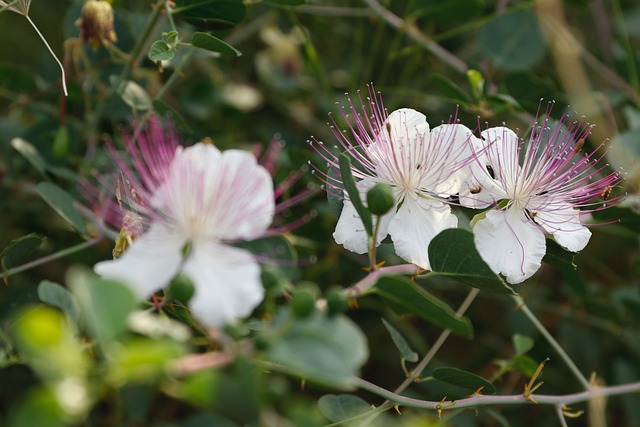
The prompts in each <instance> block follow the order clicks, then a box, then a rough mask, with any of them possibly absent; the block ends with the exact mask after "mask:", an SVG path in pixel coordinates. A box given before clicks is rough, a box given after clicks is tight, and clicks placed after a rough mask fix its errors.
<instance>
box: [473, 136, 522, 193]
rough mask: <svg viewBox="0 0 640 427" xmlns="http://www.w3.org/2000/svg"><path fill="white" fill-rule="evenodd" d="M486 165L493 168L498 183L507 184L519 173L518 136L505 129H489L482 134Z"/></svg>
mask: <svg viewBox="0 0 640 427" xmlns="http://www.w3.org/2000/svg"><path fill="white" fill-rule="evenodd" d="M482 137H483V138H484V141H485V144H489V148H488V149H487V151H486V154H487V161H488V163H487V164H488V165H490V166H491V167H492V168H493V171H494V174H495V176H496V178H497V179H498V180H499V181H502V182H505V181H506V183H509V182H510V181H511V180H513V179H514V178H515V177H517V176H518V174H519V173H520V153H519V149H518V145H519V141H518V135H516V133H515V132H514V131H512V130H511V129H509V128H507V127H503V126H500V127H494V128H489V129H487V130H485V131H483V132H482Z"/></svg>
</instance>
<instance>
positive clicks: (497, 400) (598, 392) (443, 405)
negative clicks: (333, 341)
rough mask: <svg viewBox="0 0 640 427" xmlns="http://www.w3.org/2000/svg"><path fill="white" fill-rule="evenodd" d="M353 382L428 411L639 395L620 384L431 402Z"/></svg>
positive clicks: (637, 386)
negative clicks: (564, 391)
mask: <svg viewBox="0 0 640 427" xmlns="http://www.w3.org/2000/svg"><path fill="white" fill-rule="evenodd" d="M352 383H353V384H354V385H355V386H357V387H359V388H361V389H363V390H367V391H369V392H371V393H374V394H376V395H378V396H381V397H384V398H386V399H388V401H390V402H393V404H395V405H401V406H407V407H412V408H422V409H431V410H436V411H438V410H440V411H443V410H445V409H463V408H473V407H479V406H495V405H523V404H539V405H552V406H556V407H557V406H560V407H562V406H563V405H573V404H575V403H580V402H586V401H589V400H591V399H593V398H596V397H604V396H615V395H620V394H629V393H640V382H635V383H629V384H622V385H616V386H609V387H592V388H590V389H589V390H585V391H582V392H580V393H572V394H564V395H557V396H554V395H544V394H532V395H531V396H529V398H527V397H525V396H524V395H523V394H517V395H503V396H484V395H476V396H472V397H468V398H465V399H460V400H449V401H447V400H442V401H430V400H420V399H413V398H410V397H405V396H400V395H399V394H397V393H394V392H392V391H389V390H387V389H385V388H382V387H380V386H377V385H375V384H373V383H370V382H368V381H366V380H363V379H362V378H357V377H353V378H352Z"/></svg>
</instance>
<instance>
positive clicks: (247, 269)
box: [95, 123, 275, 327]
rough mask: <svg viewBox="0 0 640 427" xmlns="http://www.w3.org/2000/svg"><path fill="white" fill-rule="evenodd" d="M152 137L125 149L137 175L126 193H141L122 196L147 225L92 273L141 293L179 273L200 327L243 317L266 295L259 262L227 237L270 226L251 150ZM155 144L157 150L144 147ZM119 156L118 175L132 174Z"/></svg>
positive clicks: (265, 186)
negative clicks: (187, 283) (187, 282)
mask: <svg viewBox="0 0 640 427" xmlns="http://www.w3.org/2000/svg"><path fill="white" fill-rule="evenodd" d="M153 126H157V124H156V125H154V124H153V123H152V124H151V127H152V130H151V131H150V132H149V133H148V134H147V139H152V138H153V136H154V134H153V132H154V129H153ZM155 131H157V130H155ZM149 135H151V136H149ZM159 135H162V133H161V132H160V133H159ZM155 136H156V141H155V142H156V144H155V145H153V144H144V143H140V144H139V147H138V148H137V149H136V148H135V147H133V145H132V144H131V143H129V144H128V147H127V148H128V151H129V152H130V154H132V158H133V159H134V169H135V172H136V173H137V176H138V177H139V181H137V182H136V183H135V184H133V185H132V187H131V189H130V191H131V192H132V193H135V195H136V197H137V198H139V199H141V201H140V202H137V200H136V199H135V198H133V197H128V198H127V201H128V203H129V205H128V208H129V209H131V210H132V211H134V212H136V213H137V214H138V215H140V217H141V218H143V219H144V220H145V223H146V224H147V229H146V230H145V231H144V232H143V233H142V234H141V235H140V236H139V237H138V238H137V239H135V240H134V241H133V243H132V244H131V246H130V247H129V248H128V250H126V252H125V253H124V254H123V255H122V256H121V257H120V258H118V259H115V260H113V261H105V262H100V263H98V264H96V266H95V271H96V273H98V274H99V275H101V276H104V277H106V278H110V279H114V280H118V281H121V282H123V283H125V284H127V285H129V286H130V287H131V289H132V290H133V291H134V292H135V293H136V294H137V296H138V297H140V298H147V297H149V296H151V295H152V294H153V293H155V292H156V291H158V290H160V289H162V288H164V287H166V286H167V285H168V284H169V283H170V281H171V280H172V278H174V277H175V276H176V275H178V274H180V273H182V274H184V275H186V276H187V277H189V278H190V279H191V281H192V282H193V284H194V286H195V293H194V295H193V297H192V299H191V300H190V302H189V308H190V309H191V311H192V312H193V314H194V316H195V317H196V318H197V319H198V320H199V321H200V322H201V323H202V324H203V325H205V326H207V327H221V326H223V325H225V324H226V323H228V322H230V321H232V320H234V319H236V318H241V317H246V316H248V315H249V314H250V313H251V312H252V311H253V309H254V308H255V307H256V306H257V305H258V304H259V303H260V302H261V301H262V299H263V297H264V289H263V287H262V284H261V282H260V267H259V265H258V263H257V262H256V260H255V259H254V257H253V255H252V254H251V253H250V252H248V251H246V250H244V249H240V248H237V247H234V246H232V245H231V243H233V242H236V241H241V240H251V239H256V238H258V237H261V236H263V235H264V234H265V231H266V230H267V228H268V227H269V225H270V224H271V221H272V219H273V215H274V210H275V202H274V190H273V183H272V180H271V176H270V175H269V173H268V171H267V170H266V169H265V168H263V167H262V166H260V165H258V163H257V162H256V159H255V157H254V156H253V155H252V154H250V153H247V152H244V151H239V150H227V151H224V152H220V151H219V150H218V149H217V148H216V147H214V146H213V145H210V144H205V143H198V144H196V145H194V146H192V147H187V148H183V147H177V148H176V147H175V145H176V144H174V143H171V142H169V143H167V144H165V147H164V148H163V146H162V144H163V139H162V136H160V137H158V132H156V134H155ZM142 139H144V138H142ZM147 142H148V141H147ZM166 145H168V146H172V148H173V149H174V150H175V151H174V154H173V155H171V149H170V148H168V147H167V146H166ZM145 147H146V148H145ZM154 147H155V148H156V149H157V150H159V151H160V152H161V154H160V155H158V154H152V153H150V152H146V151H147V150H148V149H153V148H154ZM138 149H139V150H140V153H141V154H142V155H137V154H138V152H137V150H138ZM133 150H136V153H132V151H133ZM163 150H164V151H163ZM145 154H148V155H145ZM154 156H155V157H154ZM117 160H119V161H118V164H119V165H120V166H121V169H125V171H124V172H123V175H124V176H125V177H127V179H129V177H131V179H133V178H135V176H134V175H136V173H134V172H133V171H132V170H131V169H127V166H126V165H125V164H124V163H123V162H122V161H121V159H117ZM154 161H155V163H152V164H149V162H154ZM129 184H131V183H130V182H129Z"/></svg>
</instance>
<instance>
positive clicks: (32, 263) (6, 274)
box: [0, 236, 103, 279]
mask: <svg viewBox="0 0 640 427" xmlns="http://www.w3.org/2000/svg"><path fill="white" fill-rule="evenodd" d="M102 239H103V237H102V236H96V237H92V238H91V239H89V240H87V241H86V242H82V243H80V244H78V245H75V246H71V247H70V248H67V249H63V250H61V251H59V252H56V253H55V254H51V255H47V256H45V257H42V258H40V259H37V260H34V261H30V262H27V263H26V264H22V265H21V266H18V267H15V268H10V269H9V270H7V271H5V272H3V273H0V279H4V278H6V277H9V276H13V275H14V274H17V273H20V272H22V271H25V270H29V269H31V268H34V267H37V266H39V265H43V264H46V263H48V262H51V261H54V260H56V259H59V258H62V257H65V256H67V255H71V254H73V253H75V252H79V251H81V250H83V249H86V248H88V247H91V246H93V245H95V244H97V243H99V242H101V241H102Z"/></svg>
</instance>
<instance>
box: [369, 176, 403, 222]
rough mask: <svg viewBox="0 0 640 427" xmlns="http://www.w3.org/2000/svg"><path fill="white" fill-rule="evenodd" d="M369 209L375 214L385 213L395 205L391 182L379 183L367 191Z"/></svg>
mask: <svg viewBox="0 0 640 427" xmlns="http://www.w3.org/2000/svg"><path fill="white" fill-rule="evenodd" d="M367 203H368V204H369V211H371V213H372V214H374V215H384V214H386V213H387V212H389V210H391V208H392V207H393V205H395V203H396V200H395V197H394V196H393V188H392V187H391V186H390V185H389V184H385V183H378V184H376V185H374V186H373V188H371V189H370V190H369V191H368V192H367Z"/></svg>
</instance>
